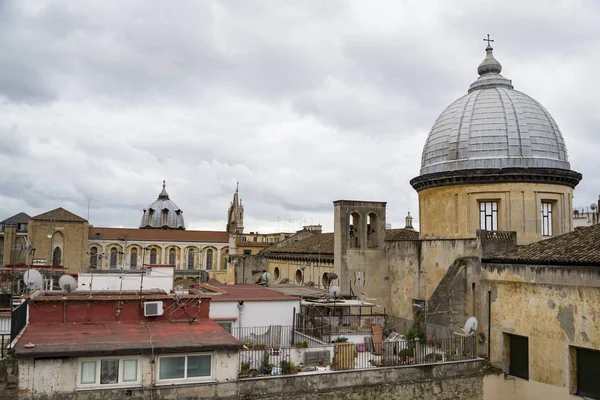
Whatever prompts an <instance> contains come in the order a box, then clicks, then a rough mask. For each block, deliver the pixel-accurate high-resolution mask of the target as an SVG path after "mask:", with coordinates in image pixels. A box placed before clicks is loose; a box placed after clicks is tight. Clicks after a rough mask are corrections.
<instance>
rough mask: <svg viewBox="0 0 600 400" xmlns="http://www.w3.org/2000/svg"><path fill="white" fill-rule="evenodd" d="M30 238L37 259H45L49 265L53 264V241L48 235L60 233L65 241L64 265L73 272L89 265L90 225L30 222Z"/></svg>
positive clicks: (63, 248) (62, 222) (63, 246)
mask: <svg viewBox="0 0 600 400" xmlns="http://www.w3.org/2000/svg"><path fill="white" fill-rule="evenodd" d="M28 232H29V238H30V239H31V241H32V242H33V246H34V247H35V256H34V257H35V258H37V259H45V260H46V261H47V264H48V265H50V264H51V262H52V250H53V248H52V240H53V239H51V238H48V235H53V234H54V235H57V234H58V233H59V232H60V235H62V237H63V239H62V240H61V242H62V243H61V246H62V265H63V266H64V267H65V269H67V270H69V271H71V272H79V271H80V268H81V267H82V266H88V265H89V256H88V255H87V251H88V223H87V222H65V221H38V220H34V219H32V220H29V227H28Z"/></svg>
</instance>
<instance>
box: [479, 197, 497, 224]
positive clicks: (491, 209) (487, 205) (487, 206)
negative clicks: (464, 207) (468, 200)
mask: <svg viewBox="0 0 600 400" xmlns="http://www.w3.org/2000/svg"><path fill="white" fill-rule="evenodd" d="M479 228H480V229H482V230H484V231H497V230H498V202H497V201H481V202H479Z"/></svg>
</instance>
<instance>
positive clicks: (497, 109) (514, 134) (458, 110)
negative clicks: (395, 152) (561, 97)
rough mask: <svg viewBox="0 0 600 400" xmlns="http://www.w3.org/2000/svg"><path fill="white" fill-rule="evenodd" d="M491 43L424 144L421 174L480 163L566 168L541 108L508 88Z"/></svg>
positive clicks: (553, 130) (564, 152)
mask: <svg viewBox="0 0 600 400" xmlns="http://www.w3.org/2000/svg"><path fill="white" fill-rule="evenodd" d="M492 50H493V49H492V47H490V46H489V45H488V47H487V48H486V58H485V60H484V61H483V62H482V63H481V64H480V65H479V68H478V72H479V74H480V77H479V78H478V79H477V81H475V82H474V83H473V84H472V85H471V86H470V88H469V92H468V94H466V95H465V96H463V97H461V98H460V99H458V100H456V101H455V102H454V103H452V104H451V105H450V106H449V107H448V108H446V109H445V110H444V112H442V114H441V115H440V116H439V117H438V119H437V120H436V121H435V124H434V125H433V128H432V129H431V132H430V133H429V137H428V138H427V142H426V143H425V147H424V149H423V156H422V160H421V175H425V174H431V173H437V172H447V171H457V170H468V169H482V168H557V169H565V170H569V169H570V165H569V161H568V157H567V149H566V147H565V142H564V140H563V137H562V135H561V133H560V130H559V129H558V126H557V125H556V122H555V121H554V119H553V118H552V116H551V115H550V113H548V111H546V109H545V108H544V107H542V105H541V104H540V103H538V102H537V101H535V100H534V99H532V98H531V97H529V96H527V95H526V94H524V93H522V92H519V91H517V90H514V89H513V86H512V82H511V81H510V80H508V79H506V78H505V77H503V76H502V75H500V72H501V71H502V66H501V65H500V63H499V62H498V61H497V60H496V59H495V58H494V56H493V54H492Z"/></svg>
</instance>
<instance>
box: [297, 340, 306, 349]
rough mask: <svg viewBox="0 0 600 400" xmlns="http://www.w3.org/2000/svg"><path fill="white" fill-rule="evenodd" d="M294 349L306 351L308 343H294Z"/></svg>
mask: <svg viewBox="0 0 600 400" xmlns="http://www.w3.org/2000/svg"><path fill="white" fill-rule="evenodd" d="M294 347H296V348H297V349H306V348H308V343H307V342H306V341H303V342H296V343H294Z"/></svg>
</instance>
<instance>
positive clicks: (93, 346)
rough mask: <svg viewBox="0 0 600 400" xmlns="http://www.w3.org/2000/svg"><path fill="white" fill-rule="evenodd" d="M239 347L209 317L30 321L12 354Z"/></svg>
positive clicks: (136, 352)
mask: <svg viewBox="0 0 600 400" xmlns="http://www.w3.org/2000/svg"><path fill="white" fill-rule="evenodd" d="M30 344H33V345H34V346H33V347H30ZM26 345H27V346H26ZM241 347H242V344H241V343H240V342H239V341H238V340H237V339H235V338H234V337H233V336H231V335H230V334H229V333H227V332H226V331H225V330H224V329H223V328H222V327H220V326H219V325H218V324H217V323H215V322H214V321H212V320H210V319H208V318H201V319H198V320H196V321H195V322H193V323H188V322H187V321H185V322H176V323H164V322H162V323H153V322H147V323H137V322H125V323H118V322H105V323H66V324H61V323H51V324H44V323H30V324H29V325H28V326H27V327H26V328H25V331H24V332H23V334H22V336H21V338H20V339H19V340H18V342H17V343H16V345H15V355H17V356H19V357H63V356H96V355H121V354H141V353H148V354H149V353H150V352H154V353H155V354H168V353H182V352H192V351H203V350H216V349H240V348H241Z"/></svg>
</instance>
